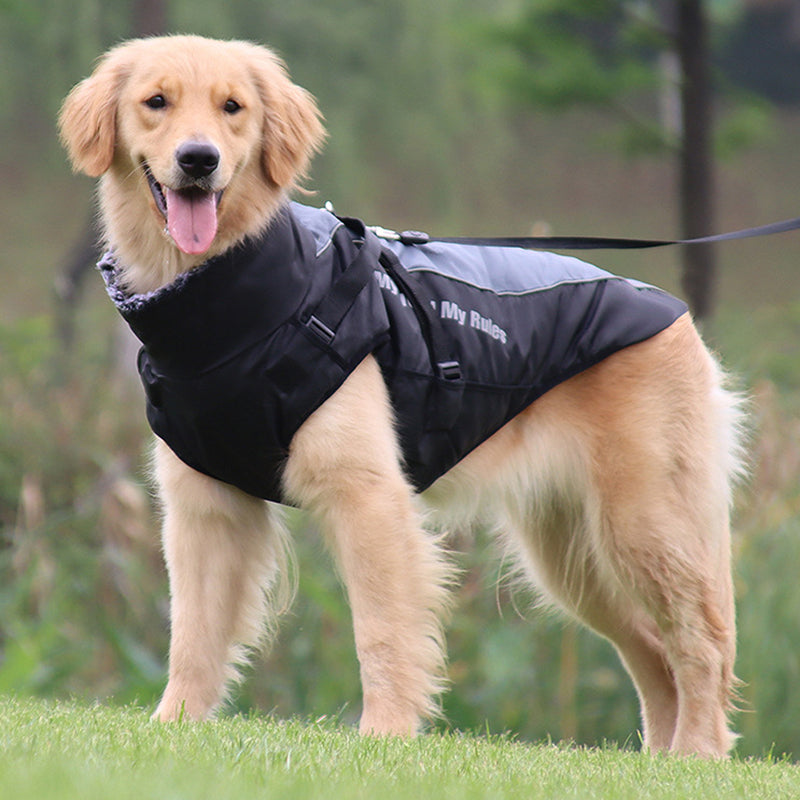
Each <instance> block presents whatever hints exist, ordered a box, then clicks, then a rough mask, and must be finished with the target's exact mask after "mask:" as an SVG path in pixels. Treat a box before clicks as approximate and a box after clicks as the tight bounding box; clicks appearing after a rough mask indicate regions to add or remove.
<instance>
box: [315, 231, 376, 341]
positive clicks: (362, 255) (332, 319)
mask: <svg viewBox="0 0 800 800" xmlns="http://www.w3.org/2000/svg"><path fill="white" fill-rule="evenodd" d="M343 221H344V222H345V224H346V225H347V227H348V228H350V230H351V231H353V232H354V233H355V234H356V236H358V238H360V239H363V243H362V244H361V246H360V247H359V249H358V253H357V255H356V257H355V258H354V259H353V261H352V262H351V263H350V264H348V265H347V267H346V269H345V270H344V271H343V272H342V274H341V275H340V276H339V277H338V278H337V279H336V281H334V283H333V285H332V286H331V289H330V291H329V292H328V293H327V294H326V295H325V297H324V298H323V299H322V300H321V301H320V303H319V304H318V305H317V306H316V308H315V309H314V310H313V311H312V312H311V314H310V315H309V316H308V317H307V318H306V319H304V320H303V323H304V324H305V325H306V327H307V328H308V329H309V330H311V331H313V333H314V334H315V335H316V336H317V337H318V338H320V339H322V341H323V342H324V343H325V344H330V343H331V342H332V341H333V338H334V336H336V329H337V328H338V327H339V323H340V322H341V321H342V319H343V318H344V315H345V314H346V313H347V312H348V310H349V309H350V307H351V306H352V305H353V303H354V302H355V301H356V298H357V297H358V295H359V294H360V293H361V290H362V289H363V288H364V287H365V286H366V285H367V283H368V282H369V281H370V280H372V273H373V271H374V270H375V265H376V264H377V263H378V258H379V257H380V253H381V243H380V241H379V240H378V239H377V238H376V237H375V236H372V235H370V234H369V232H368V231H366V230H365V228H364V224H363V223H362V222H360V221H359V220H352V219H347V220H343Z"/></svg>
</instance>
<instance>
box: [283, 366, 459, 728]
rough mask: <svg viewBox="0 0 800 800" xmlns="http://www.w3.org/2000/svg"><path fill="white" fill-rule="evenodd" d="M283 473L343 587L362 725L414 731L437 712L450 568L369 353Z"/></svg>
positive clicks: (301, 436)
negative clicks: (413, 484)
mask: <svg viewBox="0 0 800 800" xmlns="http://www.w3.org/2000/svg"><path fill="white" fill-rule="evenodd" d="M284 477H285V486H286V490H287V493H288V495H289V496H290V497H291V498H292V500H293V501H294V502H296V503H298V504H299V505H301V506H302V507H304V508H307V509H309V510H310V511H311V512H312V514H313V515H314V518H315V519H316V520H317V522H318V524H319V525H320V527H321V529H322V531H323V534H324V535H325V537H326V539H327V541H328V544H329V546H330V548H331V550H332V552H333V555H334V557H335V559H336V562H337V564H338V567H339V570H340V572H341V575H342V577H343V580H344V583H345V586H346V589H347V595H348V599H349V602H350V606H351V609H352V614H353V627H354V632H355V642H356V649H357V653H358V659H359V664H360V669H361V684H362V690H363V703H364V706H363V713H362V716H361V730H362V732H364V733H374V734H400V735H409V734H413V733H414V732H416V730H417V729H418V727H419V724H420V721H421V719H423V718H425V717H430V716H432V715H434V714H435V713H436V711H437V706H436V702H435V696H436V695H437V694H438V693H439V691H440V690H441V684H442V673H443V670H444V652H443V650H444V647H443V635H442V628H441V625H442V617H443V615H444V612H445V610H446V606H447V591H446V585H447V583H448V580H449V575H450V569H449V567H448V564H447V562H446V559H445V557H444V554H443V553H442V551H441V550H440V547H439V545H438V543H437V541H436V539H435V537H433V536H431V535H429V534H428V533H426V532H425V531H424V530H423V528H422V526H421V521H420V518H419V515H418V513H417V510H416V507H415V506H416V502H415V499H414V496H413V492H412V490H411V488H410V487H409V485H408V483H407V481H406V480H405V478H404V476H403V474H402V471H401V468H400V463H399V451H398V447H397V442H396V436H395V433H394V430H393V422H392V415H391V411H390V407H389V402H388V397H387V392H386V389H385V386H384V383H383V379H382V377H381V374H380V370H379V369H378V367H377V365H376V364H375V362H374V361H373V360H372V359H368V360H367V361H365V362H363V363H362V364H361V365H360V366H359V367H358V368H357V369H356V371H355V372H353V373H352V374H351V375H350V377H349V378H348V379H347V381H346V382H345V384H344V385H343V386H342V387H341V388H340V389H339V390H338V391H337V393H336V395H334V397H333V398H332V399H331V400H329V401H327V402H326V403H325V404H324V405H323V406H322V407H321V408H320V409H319V410H318V411H317V412H315V414H313V415H312V416H311V417H310V418H309V419H308V420H307V421H306V422H305V423H304V425H303V427H302V428H301V429H300V430H299V431H298V432H297V434H295V438H294V440H293V442H292V446H291V452H290V456H289V461H288V463H287V467H286V471H285V475H284Z"/></svg>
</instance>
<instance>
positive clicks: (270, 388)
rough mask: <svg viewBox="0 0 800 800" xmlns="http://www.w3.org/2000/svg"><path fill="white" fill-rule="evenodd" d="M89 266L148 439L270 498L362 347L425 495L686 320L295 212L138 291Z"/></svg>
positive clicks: (468, 253) (600, 274)
mask: <svg viewBox="0 0 800 800" xmlns="http://www.w3.org/2000/svg"><path fill="white" fill-rule="evenodd" d="M99 267H100V269H101V271H102V273H103V276H104V278H105V281H106V285H107V288H108V292H109V295H110V296H111V298H112V300H113V301H114V303H115V304H116V306H117V308H118V309H119V311H120V313H121V314H122V316H123V317H124V318H125V319H126V320H127V322H128V324H129V325H130V327H131V328H132V330H133V331H134V333H135V334H136V336H137V337H138V338H139V340H140V341H141V342H142V345H143V346H142V349H141V351H140V353H139V372H140V375H141V378H142V382H143V384H144V388H145V392H146V395H147V418H148V421H149V423H150V426H151V427H152V429H153V431H154V432H155V433H156V435H157V436H159V437H160V438H162V439H163V440H164V441H165V442H166V443H167V444H168V445H169V446H170V447H171V448H172V450H173V451H174V452H175V453H176V454H177V455H178V456H179V457H180V458H181V459H182V460H183V461H184V462H185V463H186V464H188V465H189V466H191V467H193V468H194V469H196V470H199V471H200V472H203V473H205V474H207V475H211V476H213V477H215V478H217V479H219V480H221V481H224V482H226V483H230V484H233V485H235V486H237V487H239V488H240V489H242V490H243V491H245V492H248V493H249V494H252V495H255V496H257V497H262V498H264V499H267V500H275V501H281V500H283V496H282V491H281V472H282V468H283V464H284V462H285V459H286V457H287V455H288V452H289V443H290V442H291V440H292V436H293V435H294V433H295V432H296V431H297V429H298V428H299V427H300V426H301V425H302V423H303V421H304V420H305V419H307V418H308V416H309V415H310V414H311V413H312V412H313V411H314V410H315V409H317V408H318V407H319V406H320V405H321V404H322V403H323V402H324V401H325V400H326V399H328V398H329V397H330V396H331V395H332V394H333V393H334V392H335V391H336V389H338V388H339V386H341V384H342V383H343V382H344V380H345V379H346V378H347V376H348V375H349V374H350V373H351V372H352V371H353V370H354V369H355V367H356V366H357V365H358V364H359V363H360V362H361V361H362V360H363V359H364V358H365V357H366V356H367V355H369V354H370V353H372V354H373V355H374V356H375V358H376V359H377V361H378V363H379V365H380V367H381V370H382V373H383V376H384V379H385V381H386V385H387V386H388V390H389V395H390V397H391V401H392V405H393V408H394V413H395V415H396V419H397V429H398V432H399V436H400V443H401V447H402V451H403V456H404V459H405V469H406V472H407V475H408V477H409V479H410V480H411V482H412V483H413V485H414V486H415V487H416V489H417V490H419V491H421V490H423V489H426V488H427V487H428V486H430V485H431V484H432V483H433V482H434V481H435V480H436V479H437V478H438V477H439V476H441V475H443V474H444V473H445V472H446V471H447V470H448V469H450V467H452V466H453V465H454V464H456V463H457V462H458V461H459V460H460V459H461V458H463V457H464V456H465V455H466V454H467V453H469V452H470V451H471V450H473V449H474V448H475V447H477V446H478V445H479V444H480V443H481V442H483V441H484V440H485V439H487V438H488V437H489V436H491V434H493V433H494V432H495V431H497V430H498V429H499V428H500V427H502V426H503V425H504V424H505V423H506V422H508V421H509V420H510V419H511V418H512V417H514V416H515V415H516V414H518V413H519V412H520V411H522V410H523V409H524V408H526V407H527V406H528V405H530V404H531V403H532V402H533V401H534V400H536V398H538V397H540V396H541V395H542V394H544V393H545V392H546V391H548V390H549V389H551V388H552V387H554V386H556V385H557V384H558V383H561V382H562V381H564V380H566V379H568V378H570V377H571V376H573V375H575V374H576V373H578V372H581V371H582V370H585V369H587V368H588V367H590V366H592V365H593V364H596V363H598V362H599V361H601V360H602V359H604V358H606V357H607V356H609V355H610V354H611V353H614V352H615V351H617V350H619V349H621V348H623V347H627V346H628V345H631V344H634V343H636V342H640V341H642V340H644V339H647V338H649V337H651V336H653V335H655V334H656V333H658V332H659V331H661V330H663V329H664V328H667V327H668V326H669V325H671V324H672V323H673V322H674V321H675V320H676V319H677V318H678V317H679V316H681V315H682V314H684V313H685V312H686V306H685V305H684V304H683V303H682V302H681V301H679V300H677V299H675V298H673V297H671V296H670V295H668V294H666V293H664V292H662V291H661V290H659V289H656V288H654V287H651V286H647V285H645V284H642V283H639V282H637V281H631V280H626V279H623V278H619V277H616V276H614V275H611V274H609V273H607V272H604V271H603V270H600V269H598V268H596V267H593V266H591V265H589V264H586V263H584V262H582V261H579V260H578V259H575V258H570V257H566V256H559V255H554V254H552V253H544V252H535V251H529V250H522V249H517V248H505V247H479V246H473V245H453V244H443V243H426V244H402V243H400V242H397V241H384V240H383V239H380V238H378V236H376V234H375V233H374V232H373V231H371V230H370V229H367V228H365V227H364V226H363V224H361V223H360V222H358V221H357V220H346V219H339V218H338V217H335V216H334V215H333V214H331V213H329V212H328V211H325V210H321V209H314V208H309V207H307V206H302V205H299V204H296V203H292V204H291V205H290V206H287V207H286V208H285V209H284V210H283V211H282V212H281V213H280V214H279V215H278V216H277V217H276V219H275V220H273V222H272V223H271V224H270V227H269V229H268V230H267V232H266V233H265V234H264V235H263V236H262V237H260V238H259V239H257V240H252V241H248V242H246V243H245V244H243V245H242V246H240V247H237V248H235V249H233V250H231V251H230V252H227V253H225V254H223V255H221V256H219V257H217V258H213V259H211V260H209V261H208V262H207V263H206V264H204V265H202V266H201V267H198V268H197V269H195V270H193V271H191V272H189V273H186V274H183V275H181V276H180V277H179V278H178V279H177V280H176V281H175V282H174V283H172V284H170V285H169V286H167V287H164V288H163V289H160V290H158V291H156V292H153V293H151V294H146V295H129V294H127V293H126V292H125V291H124V290H123V289H122V288H121V287H120V286H119V285H118V283H117V281H116V269H115V267H116V262H115V260H114V256H113V254H107V255H106V256H105V257H104V258H103V260H102V261H101V262H100V265H99Z"/></svg>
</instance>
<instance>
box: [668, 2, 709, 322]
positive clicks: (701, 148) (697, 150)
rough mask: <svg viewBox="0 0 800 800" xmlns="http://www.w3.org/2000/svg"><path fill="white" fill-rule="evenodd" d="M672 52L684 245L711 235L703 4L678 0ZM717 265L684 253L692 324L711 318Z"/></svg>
mask: <svg viewBox="0 0 800 800" xmlns="http://www.w3.org/2000/svg"><path fill="white" fill-rule="evenodd" d="M676 11H677V17H676V22H677V49H678V55H679V58H680V64H681V111H682V113H681V117H682V131H681V147H680V216H681V236H682V238H685V239H692V238H697V237H700V236H707V235H709V234H711V233H712V232H713V229H714V178H713V153H712V147H713V145H712V136H711V131H712V108H711V106H712V101H711V80H710V74H709V73H710V69H709V61H710V59H709V42H708V24H707V20H706V16H705V11H704V8H703V0H678V3H677V9H676ZM715 283H716V262H715V252H714V247H713V246H712V245H694V246H693V247H686V248H684V250H683V275H682V278H681V285H682V287H683V290H684V292H685V293H686V297H687V299H688V301H689V306H690V308H691V309H692V313H693V314H694V316H695V318H696V319H698V320H700V321H702V320H704V319H707V318H708V317H710V316H711V314H712V311H713V306H714V300H715V296H714V295H715V291H714V287H715Z"/></svg>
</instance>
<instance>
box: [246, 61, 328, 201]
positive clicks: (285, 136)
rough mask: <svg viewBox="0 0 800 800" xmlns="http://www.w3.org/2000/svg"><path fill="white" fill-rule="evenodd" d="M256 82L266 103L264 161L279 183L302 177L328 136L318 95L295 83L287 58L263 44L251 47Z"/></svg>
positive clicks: (267, 170)
mask: <svg viewBox="0 0 800 800" xmlns="http://www.w3.org/2000/svg"><path fill="white" fill-rule="evenodd" d="M251 56H252V57H253V62H252V65H253V68H254V69H255V71H256V75H255V77H256V83H257V84H258V86H259V91H260V94H261V99H262V102H263V104H264V130H263V150H262V164H263V167H264V171H265V173H266V175H267V178H268V179H269V180H270V181H271V182H272V183H273V184H275V185H276V186H280V187H286V188H288V187H290V186H292V185H293V184H295V183H296V182H297V181H298V180H299V179H301V178H302V177H303V176H304V175H305V172H306V170H307V168H308V165H309V162H310V161H311V156H312V155H314V153H315V152H316V151H317V150H318V149H319V147H320V145H321V144H322V142H323V140H324V139H325V128H324V127H323V125H322V115H321V114H320V111H319V109H318V108H317V104H316V102H315V101H314V98H313V97H312V96H311V95H310V94H309V93H308V92H307V91H306V90H305V89H302V88H301V87H300V86H297V85H296V84H294V83H292V81H291V80H290V78H289V74H288V72H287V70H286V67H285V66H284V64H283V62H282V61H281V60H280V59H279V58H278V57H277V56H276V55H274V54H273V53H272V52H270V51H269V50H267V49H266V48H263V47H255V46H253V47H252V48H251Z"/></svg>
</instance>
